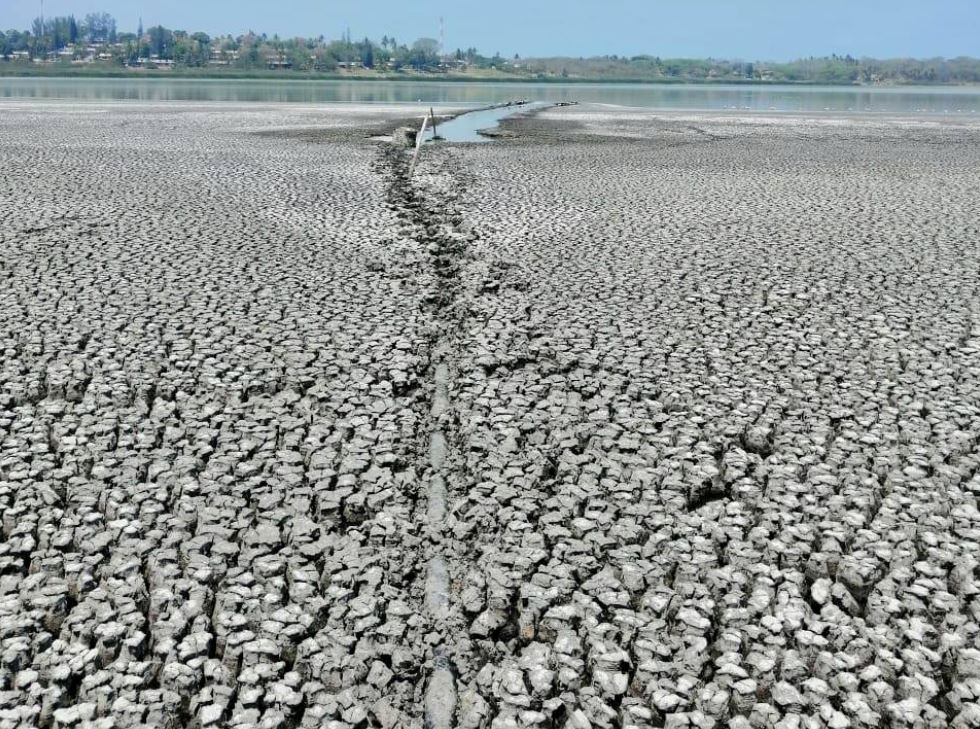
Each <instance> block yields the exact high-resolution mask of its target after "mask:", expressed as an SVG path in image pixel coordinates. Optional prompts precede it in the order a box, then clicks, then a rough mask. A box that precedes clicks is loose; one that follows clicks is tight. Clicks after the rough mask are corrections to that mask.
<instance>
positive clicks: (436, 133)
mask: <svg viewBox="0 0 980 729" xmlns="http://www.w3.org/2000/svg"><path fill="white" fill-rule="evenodd" d="M429 118H430V119H431V120H432V136H433V137H438V136H439V130H438V129H437V128H436V114H435V112H434V111H432V107H431V106H430V107H429Z"/></svg>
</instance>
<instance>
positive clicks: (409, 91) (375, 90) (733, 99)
mask: <svg viewBox="0 0 980 729" xmlns="http://www.w3.org/2000/svg"><path fill="white" fill-rule="evenodd" d="M0 97H2V98H34V99H38V98H40V99H76V100H87V101H226V102H281V103H304V104H322V103H335V102H358V103H373V102H383V103H401V102H418V101H422V102H424V103H430V104H461V103H466V104H490V103H500V102H504V101H511V100H513V99H518V98H520V99H531V100H535V101H555V102H557V101H581V102H596V103H604V104H616V105H622V106H636V107H647V108H657V109H689V110H701V111H722V110H751V111H781V112H822V111H833V112H855V113H857V112H872V113H874V112H877V113H920V114H977V113H980V89H978V88H975V87H967V88H963V87H959V88H939V87H909V86H906V87H898V88H886V89H869V88H842V87H818V86H807V87H798V86H727V85H719V86H701V85H676V86H656V85H648V84H557V83H555V84H552V83H547V84H545V83H466V82H438V81H424V82H412V81H402V82H391V81H292V80H289V81H264V80H263V81H259V80H241V81H228V80H198V79H179V78H155V79H147V78H141V79H129V78H126V79H59V78H3V79H0Z"/></svg>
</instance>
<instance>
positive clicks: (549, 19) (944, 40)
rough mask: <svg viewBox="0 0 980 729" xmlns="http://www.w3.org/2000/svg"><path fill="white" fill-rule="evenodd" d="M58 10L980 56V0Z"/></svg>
mask: <svg viewBox="0 0 980 729" xmlns="http://www.w3.org/2000/svg"><path fill="white" fill-rule="evenodd" d="M40 4H41V0H0V28H11V27H14V28H26V27H28V26H29V24H30V21H31V19H32V18H34V17H35V16H36V15H37V14H38V12H39V8H40ZM44 9H45V10H44V11H45V14H46V15H64V14H68V13H74V14H75V15H76V16H79V15H84V14H85V13H87V12H92V11H96V10H104V11H106V12H110V13H112V14H113V15H114V16H115V17H116V18H117V20H118V21H119V25H120V28H122V29H135V27H136V24H137V19H138V17H139V16H140V15H142V17H143V21H144V24H145V25H147V27H148V26H150V25H155V24H157V23H160V24H162V25H165V26H167V27H169V28H175V29H182V30H204V31H205V32H208V33H211V34H217V33H225V32H230V33H233V34H237V33H240V32H244V31H247V30H249V29H251V30H255V31H256V32H267V33H269V34H272V33H278V34H280V35H284V36H292V35H320V34H321V33H322V34H323V35H325V36H327V37H338V36H339V35H340V34H341V33H343V31H344V30H345V29H346V28H347V27H350V30H351V33H352V34H353V35H354V36H355V37H364V36H365V35H367V36H370V37H372V38H380V37H381V36H382V35H384V34H390V35H394V36H396V37H397V38H398V40H399V41H403V42H404V41H411V40H414V39H415V38H417V37H419V36H431V37H435V36H437V35H438V32H439V17H440V15H442V16H444V17H445V21H446V45H447V46H448V47H450V48H456V47H463V48H466V47H469V46H476V47H477V48H479V49H480V50H481V51H483V52H484V53H488V54H492V53H494V52H496V51H499V52H500V53H502V54H504V55H512V54H514V53H520V54H521V55H570V56H580V55H598V54H607V53H609V54H612V53H616V54H620V55H634V54H640V53H650V54H653V55H659V56H713V57H716V58H740V59H746V60H757V59H761V60H782V59H789V58H796V57H801V56H810V55H814V56H817V55H829V54H831V53H839V54H842V55H843V54H846V53H850V54H852V55H855V56H861V55H868V56H878V57H896V56H917V57H927V56H956V55H973V56H980V32H978V29H980V0H492V2H486V0H480V2H472V0H471V1H470V2H465V3H463V2H450V1H449V0H442V1H439V0H370V2H364V1H363V0H347V2H339V1H338V0H44Z"/></svg>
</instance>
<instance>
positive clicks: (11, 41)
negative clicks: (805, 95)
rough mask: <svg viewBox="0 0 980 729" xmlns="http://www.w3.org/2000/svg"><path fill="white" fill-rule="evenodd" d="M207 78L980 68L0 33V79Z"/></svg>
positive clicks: (78, 26) (366, 42) (825, 80)
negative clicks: (512, 53)
mask: <svg viewBox="0 0 980 729" xmlns="http://www.w3.org/2000/svg"><path fill="white" fill-rule="evenodd" d="M163 73H166V74H175V75H181V76H187V77H199V78H283V77H288V78H297V79H299V78H310V79H328V78H357V79H401V78H408V79H412V80H419V79H420V78H439V79H444V80H466V81H474V80H494V81H633V82H657V83H680V82H701V83H800V84H868V85H877V84H980V59H976V58H965V57H963V58H953V59H943V58H934V59H888V60H879V59H873V58H853V57H851V56H849V55H848V56H836V55H835V56H830V57H827V58H807V59H799V60H795V61H789V62H761V61H755V62H746V61H733V60H721V59H710V58H709V59H670V58H660V57H658V56H649V55H644V56H632V57H621V56H603V57H594V58H527V59H522V58H520V57H519V56H514V57H513V58H503V57H502V56H501V55H500V54H499V53H497V54H494V55H493V56H486V55H484V54H482V53H480V52H479V51H478V50H477V49H475V48H469V49H467V50H463V49H457V50H456V51H453V52H450V53H445V52H443V50H442V49H441V48H440V46H439V43H438V41H436V40H434V39H431V38H420V39H418V40H416V41H414V42H413V43H411V44H404V43H401V42H399V41H398V40H397V39H396V38H394V37H390V36H384V37H383V38H382V39H381V40H380V42H375V41H372V40H370V39H368V38H364V39H363V40H359V41H354V40H352V39H351V38H350V36H349V34H348V35H347V36H346V37H344V38H341V39H338V40H327V39H326V38H324V37H323V36H319V37H315V38H280V37H278V36H271V37H269V36H267V35H265V34H262V35H258V34H255V33H247V34H244V35H240V36H235V37H233V36H230V35H225V36H216V37H211V36H209V35H208V34H206V33H200V32H196V33H191V32H187V31H182V30H171V29H168V28H164V27H163V26H154V27H151V28H149V29H146V30H144V29H143V27H142V25H141V26H140V27H139V28H138V29H137V31H136V32H135V33H131V32H120V31H119V30H118V29H117V26H116V21H115V20H114V19H113V18H112V16H110V15H108V14H106V13H92V14H89V15H86V16H85V17H84V18H83V19H81V20H78V19H76V18H75V17H74V16H65V17H56V18H48V19H44V20H42V19H40V18H38V19H36V20H35V21H34V23H33V26H32V28H31V29H30V30H24V31H18V30H9V31H6V32H0V75H5V76H11V75H31V76H36V75H51V76H74V75H84V76H127V77H128V76H131V75H133V74H144V75H147V76H151V75H161V74H163Z"/></svg>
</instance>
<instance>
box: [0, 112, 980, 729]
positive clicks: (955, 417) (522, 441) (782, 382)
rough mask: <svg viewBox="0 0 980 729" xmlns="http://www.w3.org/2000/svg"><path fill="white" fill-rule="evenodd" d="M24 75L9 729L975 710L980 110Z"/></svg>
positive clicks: (11, 117)
mask: <svg viewBox="0 0 980 729" xmlns="http://www.w3.org/2000/svg"><path fill="white" fill-rule="evenodd" d="M408 115H409V114H408V112H407V111H406V109H405V107H380V106H379V107H356V106H349V107H327V108H311V107H286V106H274V105H261V106H260V105H256V106H248V107H241V106H234V105H221V104H184V105H178V106H173V105H153V104H114V105H100V104H78V105H71V106H69V105H60V104H58V103H52V102H30V103H23V102H13V101H9V100H8V101H3V102H0V169H2V170H3V174H2V175H0V727H2V728H3V729H7V728H8V727H9V728H10V729H14V728H20V727H25V728H26V727H43V728H44V729H47V728H49V727H50V728H59V729H60V728H62V727H64V728H68V727H73V728H74V727H78V728H87V727H91V728H92V729H109V728H110V727H115V728H119V729H124V728H130V727H132V728H136V727H140V728H144V727H145V728H150V727H153V728H157V727H161V728H164V729H176V728H178V727H195V728H197V727H200V728H202V729H203V728H208V727H215V728H217V727H262V728H268V729H273V728H276V729H278V728H279V727H284V728H294V727H303V728H309V729H312V728H313V727H329V729H368V728H371V729H374V728H380V729H401V728H402V727H411V728H412V729H424V728H428V729H456V728H458V729H517V728H518V727H540V728H541V729H558V728H559V727H569V729H593V728H594V729H620V728H622V729H627V728H629V729H647V728H648V727H649V728H654V727H669V728H672V729H673V728H678V729H679V728H682V727H696V728H698V729H700V728H705V729H707V728H709V727H717V728H718V729H721V728H722V727H735V728H736V729H777V728H778V729H796V728H801V729H810V728H813V729H816V728H818V727H820V728H823V727H828V728H831V729H845V728H847V727H854V728H855V729H860V728H865V727H866V728H868V729H872V728H878V727H886V728H899V727H901V728H903V729H905V728H908V729H913V728H914V729H918V728H923V729H926V728H929V729H932V728H935V729H940V728H943V727H955V728H956V729H966V728H967V727H980V705H978V700H980V597H978V595H980V584H978V577H980V512H978V496H980V291H978V289H980V210H978V199H980V124H978V123H977V122H976V121H956V120H947V121H944V122H942V123H936V122H932V121H929V120H924V119H920V120H916V119H897V118H895V119H889V118H880V117H854V118H837V117H833V116H822V117H816V118H811V119H803V118H798V117H792V116H781V117H772V118H767V117H765V116H761V115H757V116H745V117H741V118H740V117H736V116H725V115H716V116H711V115H700V116H693V115H683V114H671V115H664V114H659V115H657V114H654V113H646V112H637V111H630V110H614V109H610V108H605V107H603V108H600V107H589V106H580V107H571V108H561V109H549V110H547V111H543V112H540V113H537V114H529V115H525V116H521V117H516V118H513V119H511V120H508V121H507V122H505V131H506V135H505V137H506V139H505V140H503V141H499V142H494V143H492V144H484V145H440V146H432V147H427V148H426V149H425V150H424V152H423V155H422V160H421V162H420V164H419V167H418V169H417V170H416V173H415V176H414V177H411V176H410V175H409V169H408V163H409V159H408V156H407V153H406V151H405V150H403V149H401V148H398V147H395V146H393V145H391V144H386V143H379V142H377V141H371V140H370V139H369V138H370V137H377V136H378V135H381V134H384V133H385V132H387V131H390V130H391V129H392V128H393V127H395V126H398V125H399V124H401V123H404V122H403V120H402V119H401V118H402V117H405V116H408Z"/></svg>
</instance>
